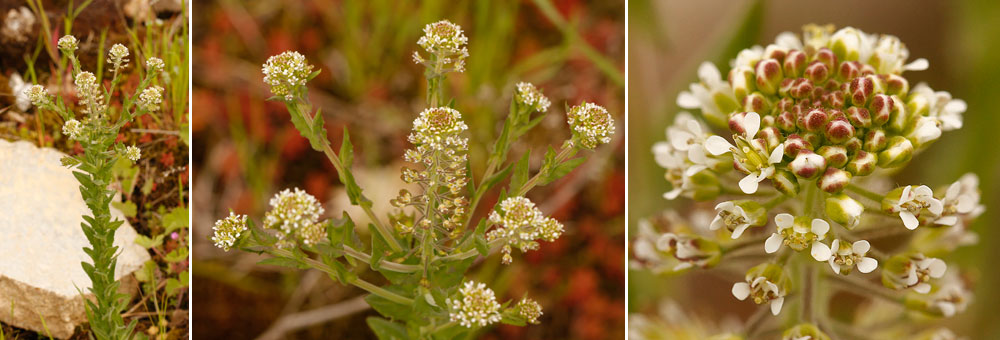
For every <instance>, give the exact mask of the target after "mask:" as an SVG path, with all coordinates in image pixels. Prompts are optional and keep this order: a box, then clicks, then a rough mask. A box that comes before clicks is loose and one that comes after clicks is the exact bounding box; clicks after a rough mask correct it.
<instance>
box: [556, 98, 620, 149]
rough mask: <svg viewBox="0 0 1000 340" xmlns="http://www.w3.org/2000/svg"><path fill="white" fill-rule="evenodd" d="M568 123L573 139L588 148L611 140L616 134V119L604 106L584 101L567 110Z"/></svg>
mask: <svg viewBox="0 0 1000 340" xmlns="http://www.w3.org/2000/svg"><path fill="white" fill-rule="evenodd" d="M566 123H567V124H568V125H569V127H570V129H571V132H572V133H573V139H574V140H575V141H578V142H579V144H580V146H582V147H585V148H587V149H593V148H596V147H597V146H598V145H601V144H607V143H610V142H611V136H612V135H614V134H615V119H614V118H613V117H611V113H608V109H605V108H604V107H603V106H600V105H597V104H594V103H587V102H584V103H583V104H580V105H577V106H574V107H572V108H570V110H569V112H566Z"/></svg>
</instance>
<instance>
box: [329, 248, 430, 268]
mask: <svg viewBox="0 0 1000 340" xmlns="http://www.w3.org/2000/svg"><path fill="white" fill-rule="evenodd" d="M344 254H346V255H347V256H350V257H353V258H355V259H357V260H358V261H361V262H364V263H366V264H368V265H371V264H372V263H371V261H372V257H371V255H368V254H367V253H365V252H362V251H359V250H357V249H354V248H351V246H348V245H346V244H345V245H344ZM378 265H379V268H382V269H385V270H389V271H394V272H397V273H415V272H417V271H419V270H420V266H415V265H412V264H401V263H396V262H392V261H386V260H384V259H383V260H379V262H378Z"/></svg>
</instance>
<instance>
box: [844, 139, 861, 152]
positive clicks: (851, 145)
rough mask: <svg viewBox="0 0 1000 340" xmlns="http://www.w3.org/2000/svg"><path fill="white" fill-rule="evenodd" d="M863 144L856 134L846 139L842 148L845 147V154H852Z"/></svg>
mask: <svg viewBox="0 0 1000 340" xmlns="http://www.w3.org/2000/svg"><path fill="white" fill-rule="evenodd" d="M863 144H864V143H863V142H861V139H859V138H858V136H854V137H851V139H848V140H847V141H846V142H844V143H843V145H844V148H846V149H847V154H854V153H856V152H858V150H861V146H862V145H863Z"/></svg>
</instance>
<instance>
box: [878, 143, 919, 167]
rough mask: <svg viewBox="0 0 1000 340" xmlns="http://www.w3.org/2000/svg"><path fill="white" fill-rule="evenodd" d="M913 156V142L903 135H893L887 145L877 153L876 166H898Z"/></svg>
mask: <svg viewBox="0 0 1000 340" xmlns="http://www.w3.org/2000/svg"><path fill="white" fill-rule="evenodd" d="M910 158H913V143H912V142H910V140H909V139H906V137H903V136H893V137H892V138H890V139H889V142H888V146H887V147H886V149H885V150H883V151H882V152H879V154H878V166H880V167H883V168H895V167H900V166H903V165H904V164H906V163H907V162H909V161H910Z"/></svg>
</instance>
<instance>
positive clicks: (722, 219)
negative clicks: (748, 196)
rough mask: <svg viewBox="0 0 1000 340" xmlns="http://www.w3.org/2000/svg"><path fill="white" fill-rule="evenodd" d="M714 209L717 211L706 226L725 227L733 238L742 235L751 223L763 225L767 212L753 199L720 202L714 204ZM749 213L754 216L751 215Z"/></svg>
mask: <svg viewBox="0 0 1000 340" xmlns="http://www.w3.org/2000/svg"><path fill="white" fill-rule="evenodd" d="M744 207H748V208H750V209H752V210H753V211H746V210H745V209H744ZM715 211H716V212H717V213H716V215H715V219H713V220H712V224H711V225H709V227H708V228H709V229H710V230H719V229H720V228H722V227H725V228H726V229H728V230H729V231H731V232H732V236H731V237H732V238H733V239H734V240H735V239H737V238H739V237H740V235H743V232H744V231H746V230H747V228H749V227H750V226H751V225H763V224H764V223H765V222H766V220H764V218H766V214H767V212H766V210H765V209H764V207H762V206H761V205H760V204H759V203H757V202H754V201H739V202H733V201H726V202H722V203H719V204H718V205H716V206H715ZM751 214H753V215H754V216H751ZM758 220H763V221H758ZM757 222H761V223H757Z"/></svg>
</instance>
